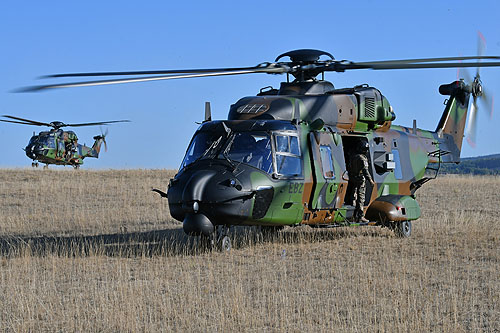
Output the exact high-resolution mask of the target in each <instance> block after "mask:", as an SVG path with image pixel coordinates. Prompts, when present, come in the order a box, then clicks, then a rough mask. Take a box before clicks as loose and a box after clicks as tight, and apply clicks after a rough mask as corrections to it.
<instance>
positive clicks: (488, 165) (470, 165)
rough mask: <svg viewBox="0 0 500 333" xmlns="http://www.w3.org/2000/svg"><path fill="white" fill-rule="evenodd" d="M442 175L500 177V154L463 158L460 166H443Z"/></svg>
mask: <svg viewBox="0 0 500 333" xmlns="http://www.w3.org/2000/svg"><path fill="white" fill-rule="evenodd" d="M440 172H441V173H453V174H472V175H500V154H494V155H487V156H478V157H468V158H462V161H461V162H460V164H443V165H442V166H441V169H440Z"/></svg>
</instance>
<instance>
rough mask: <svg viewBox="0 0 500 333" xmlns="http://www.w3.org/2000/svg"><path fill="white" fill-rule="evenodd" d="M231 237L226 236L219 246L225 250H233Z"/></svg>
mask: <svg viewBox="0 0 500 333" xmlns="http://www.w3.org/2000/svg"><path fill="white" fill-rule="evenodd" d="M231 246H232V245H231V238H229V236H227V235H226V236H224V237H222V239H221V240H220V242H219V248H220V250H221V251H223V252H229V251H231Z"/></svg>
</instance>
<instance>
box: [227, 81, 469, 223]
mask: <svg viewBox="0 0 500 333" xmlns="http://www.w3.org/2000/svg"><path fill="white" fill-rule="evenodd" d="M461 93H462V94H463V93H464V92H463V91H461ZM465 97H466V98H465V99H463V98H462V101H460V100H459V99H458V98H457V96H455V95H452V96H450V98H449V100H448V103H447V105H446V108H445V110H444V112H443V115H442V117H441V121H440V122H439V124H438V127H437V129H436V130H435V131H430V130H422V129H419V128H416V127H414V128H413V127H412V128H410V127H404V126H399V125H393V124H392V121H393V120H394V119H395V114H394V111H393V109H392V107H391V105H390V104H389V102H388V100H387V99H386V98H385V97H384V96H383V95H382V94H381V93H380V91H378V90H377V89H375V88H371V87H367V86H360V87H355V88H349V89H339V90H334V91H332V92H331V93H329V94H322V95H311V96H308V95H297V96H289V95H283V96H282V95H271V96H254V97H245V98H242V99H240V100H239V101H238V102H237V103H235V104H234V105H232V106H231V109H230V112H229V116H228V119H229V120H253V121H255V120H259V119H274V120H282V121H292V123H296V128H297V133H298V134H299V140H300V148H301V156H302V161H303V175H302V176H301V177H300V179H279V180H278V181H275V182H273V184H272V185H273V187H274V189H275V190H274V196H273V198H272V201H271V203H270V206H269V209H268V210H267V213H266V214H265V216H263V217H262V218H260V219H258V220H252V219H251V218H250V219H249V220H248V224H260V225H294V224H300V223H302V224H309V225H329V224H333V225H335V224H340V225H345V224H347V225H359V223H353V222H352V221H353V211H354V207H353V206H352V205H347V204H346V203H345V200H346V194H347V192H348V188H349V186H350V184H349V174H348V168H347V166H346V161H347V159H348V154H349V153H351V152H352V151H353V149H354V142H356V141H359V140H367V141H368V143H369V147H370V148H369V152H368V159H369V165H370V167H369V169H370V173H371V176H372V178H373V180H374V182H375V186H372V185H371V184H369V183H367V184H366V200H365V202H364V204H363V209H364V212H365V213H366V214H367V216H368V217H370V220H371V221H374V222H371V223H376V224H384V223H385V222H388V221H403V220H416V219H418V218H419V217H420V207H419V205H418V202H417V201H416V200H415V196H414V194H415V191H416V190H417V189H418V188H419V187H420V186H422V185H423V184H424V183H425V182H427V181H428V180H430V179H432V178H433V177H432V176H429V175H428V173H429V171H430V172H433V170H435V169H438V166H439V164H440V163H452V162H453V163H455V162H458V161H459V160H460V151H461V145H462V138H463V134H464V128H465V119H466V115H467V109H468V101H469V94H468V93H465ZM318 119H321V123H324V125H323V126H320V127H321V128H319V129H318V128H317V127H318V126H317V124H316V123H315V121H316V120H318ZM326 152H330V156H331V161H330V162H329V163H325V161H322V156H323V157H324V156H326V155H328V154H327V153H326ZM322 154H323V155H322ZM325 168H328V169H329V170H324V169H325ZM330 169H333V170H330ZM426 171H427V172H426ZM268 184H269V179H268V178H267V177H266V176H263V175H262V174H260V173H258V172H256V173H255V174H254V175H252V187H254V188H257V187H258V186H261V185H262V186H266V185H268Z"/></svg>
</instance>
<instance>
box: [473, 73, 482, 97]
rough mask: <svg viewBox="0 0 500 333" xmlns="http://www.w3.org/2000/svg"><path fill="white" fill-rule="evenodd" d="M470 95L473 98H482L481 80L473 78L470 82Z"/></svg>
mask: <svg viewBox="0 0 500 333" xmlns="http://www.w3.org/2000/svg"><path fill="white" fill-rule="evenodd" d="M472 95H473V96H474V97H478V96H483V85H482V82H481V79H479V77H477V76H476V77H475V78H474V82H472Z"/></svg>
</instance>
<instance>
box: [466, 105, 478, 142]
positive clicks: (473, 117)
mask: <svg viewBox="0 0 500 333" xmlns="http://www.w3.org/2000/svg"><path fill="white" fill-rule="evenodd" d="M476 101H477V98H476V97H475V96H474V100H473V101H472V104H471V107H470V114H469V121H468V126H467V142H469V145H470V146H471V147H472V148H475V147H476V124H477V105H476Z"/></svg>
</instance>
